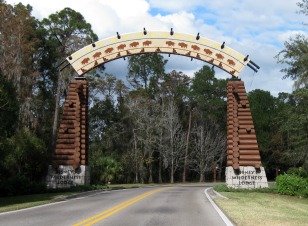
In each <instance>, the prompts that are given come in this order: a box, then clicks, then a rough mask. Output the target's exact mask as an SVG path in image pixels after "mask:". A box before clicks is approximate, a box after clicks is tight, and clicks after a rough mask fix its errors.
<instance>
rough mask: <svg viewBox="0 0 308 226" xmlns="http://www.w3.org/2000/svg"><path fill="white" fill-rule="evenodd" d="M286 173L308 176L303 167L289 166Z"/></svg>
mask: <svg viewBox="0 0 308 226" xmlns="http://www.w3.org/2000/svg"><path fill="white" fill-rule="evenodd" d="M287 174H292V175H296V176H299V177H303V178H308V172H307V171H306V170H305V169H304V168H303V167H299V168H295V167H293V168H290V169H289V170H288V171H287Z"/></svg>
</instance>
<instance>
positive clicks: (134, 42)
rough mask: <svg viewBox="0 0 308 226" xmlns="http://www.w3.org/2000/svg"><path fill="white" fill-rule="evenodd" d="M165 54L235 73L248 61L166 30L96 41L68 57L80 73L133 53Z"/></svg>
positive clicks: (222, 47) (207, 42)
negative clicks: (208, 64) (205, 63)
mask: <svg viewBox="0 0 308 226" xmlns="http://www.w3.org/2000/svg"><path fill="white" fill-rule="evenodd" d="M155 52H156V53H167V54H177V55H182V56H186V57H192V58H196V59H199V60H202V61H204V62H207V63H210V64H212V65H215V66H217V67H219V68H221V69H222V70H224V71H226V72H228V73H230V74H231V75H233V76H238V75H239V74H240V72H241V71H242V69H243V68H244V67H245V66H246V64H247V63H248V62H249V60H248V59H247V58H246V59H245V55H243V54H241V53H239V52H237V51H235V50H233V49H231V48H229V47H227V46H225V45H224V44H221V43H218V42H216V41H213V40H211V39H207V38H203V37H200V36H193V35H189V34H181V33H173V34H172V35H171V34H170V33H169V32H146V33H142V32H138V33H131V34H124V35H121V36H120V35H118V36H116V37H111V38H107V39H103V40H100V41H97V42H95V43H93V44H91V45H88V46H86V47H84V48H82V49H80V50H79V51H77V52H75V53H73V54H72V55H71V56H69V57H68V58H67V60H68V62H69V63H70V64H71V65H72V67H73V68H74V69H75V70H76V72H77V73H78V74H79V75H82V74H84V73H86V72H87V71H89V70H91V69H93V68H95V67H97V66H98V65H100V64H104V63H107V62H109V61H112V60H115V59H118V58H121V57H126V56H130V55H136V54H144V53H155Z"/></svg>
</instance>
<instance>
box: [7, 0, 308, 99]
mask: <svg viewBox="0 0 308 226" xmlns="http://www.w3.org/2000/svg"><path fill="white" fill-rule="evenodd" d="M298 1H299V0H257V1H256V0H215V1H214V0H88V1H87V0H73V1H72V0H53V1H50V0H19V1H18V0H7V3H9V4H17V3H18V2H22V3H23V4H30V5H31V6H32V7H33V15H34V16H35V17H37V18H38V19H42V18H45V17H48V15H50V14H52V13H55V12H57V11H60V10H61V9H63V8H65V7H70V8H72V9H74V10H76V11H78V12H80V13H81V14H82V15H83V16H84V17H85V19H86V20H87V22H89V23H90V24H91V25H92V28H93V30H94V32H95V33H96V34H97V35H98V37H99V39H104V38H108V37H110V36H115V35H116V32H119V33H120V34H121V33H122V34H123V33H131V32H138V31H142V30H143V28H144V27H145V28H146V29H147V30H149V31H150V30H152V31H153V30H155V31H169V30H170V28H173V29H174V31H175V32H179V33H189V34H197V33H200V35H201V36H204V37H207V38H210V39H213V40H216V41H218V42H226V45H227V46H229V47H231V48H233V49H235V50H237V51H239V52H241V53H243V54H245V55H246V54H249V56H250V58H251V59H252V60H253V61H254V62H255V63H257V64H258V65H259V66H260V67H261V69H260V70H259V72H258V73H254V72H253V71H252V70H251V69H250V68H248V67H247V68H246V69H245V70H244V71H243V72H242V73H241V75H240V77H241V79H242V80H243V81H244V82H245V84H246V89H247V91H251V90H254V89H263V90H267V91H270V92H271V94H272V95H274V96H277V95H278V93H279V92H292V85H293V81H291V80H290V79H282V78H283V76H284V74H283V73H282V72H280V70H281V69H282V68H284V67H286V65H281V64H277V59H276V58H275V56H276V55H277V54H278V53H279V52H280V51H281V50H283V48H284V42H285V41H287V40H288V39H289V38H290V37H292V36H294V35H296V34H304V35H308V29H307V26H305V25H303V23H307V17H306V18H305V17H304V16H303V15H299V14H297V13H296V12H297V11H298V10H299V8H298V6H297V5H296V3H297V2H298ZM166 58H167V59H168V63H167V65H166V71H167V72H169V71H171V70H177V71H182V72H184V73H185V74H187V75H189V76H190V77H192V76H193V75H194V72H196V71H198V70H199V69H200V68H201V67H202V66H203V65H204V64H206V63H204V62H202V61H197V60H194V61H191V60H190V58H186V57H183V56H175V55H171V57H167V56H166ZM105 67H106V70H107V72H109V73H112V74H114V75H116V76H117V77H120V78H123V77H125V75H126V74H127V61H123V60H122V59H119V60H116V61H113V62H110V63H108V64H106V65H105ZM215 72H216V77H218V78H229V77H230V75H229V74H227V73H226V72H224V71H222V70H220V69H216V70H215Z"/></svg>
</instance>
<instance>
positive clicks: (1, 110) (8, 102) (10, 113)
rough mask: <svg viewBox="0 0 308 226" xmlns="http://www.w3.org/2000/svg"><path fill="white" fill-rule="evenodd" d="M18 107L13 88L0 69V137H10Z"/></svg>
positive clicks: (14, 126) (13, 130)
mask: <svg viewBox="0 0 308 226" xmlns="http://www.w3.org/2000/svg"><path fill="white" fill-rule="evenodd" d="M18 109H19V106H18V101H17V97H16V92H15V89H14V87H13V85H12V83H11V82H8V81H6V79H5V78H4V77H3V76H2V74H1V70H0V139H1V138H6V137H10V136H11V135H12V134H13V133H14V132H15V129H16V125H17V122H16V118H17V117H18ZM0 141H1V140H0Z"/></svg>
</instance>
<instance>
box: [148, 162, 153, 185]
mask: <svg viewBox="0 0 308 226" xmlns="http://www.w3.org/2000/svg"><path fill="white" fill-rule="evenodd" d="M152 167H153V166H152V163H150V164H149V174H150V176H149V183H150V184H151V183H153V172H152V171H153V170H152Z"/></svg>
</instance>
